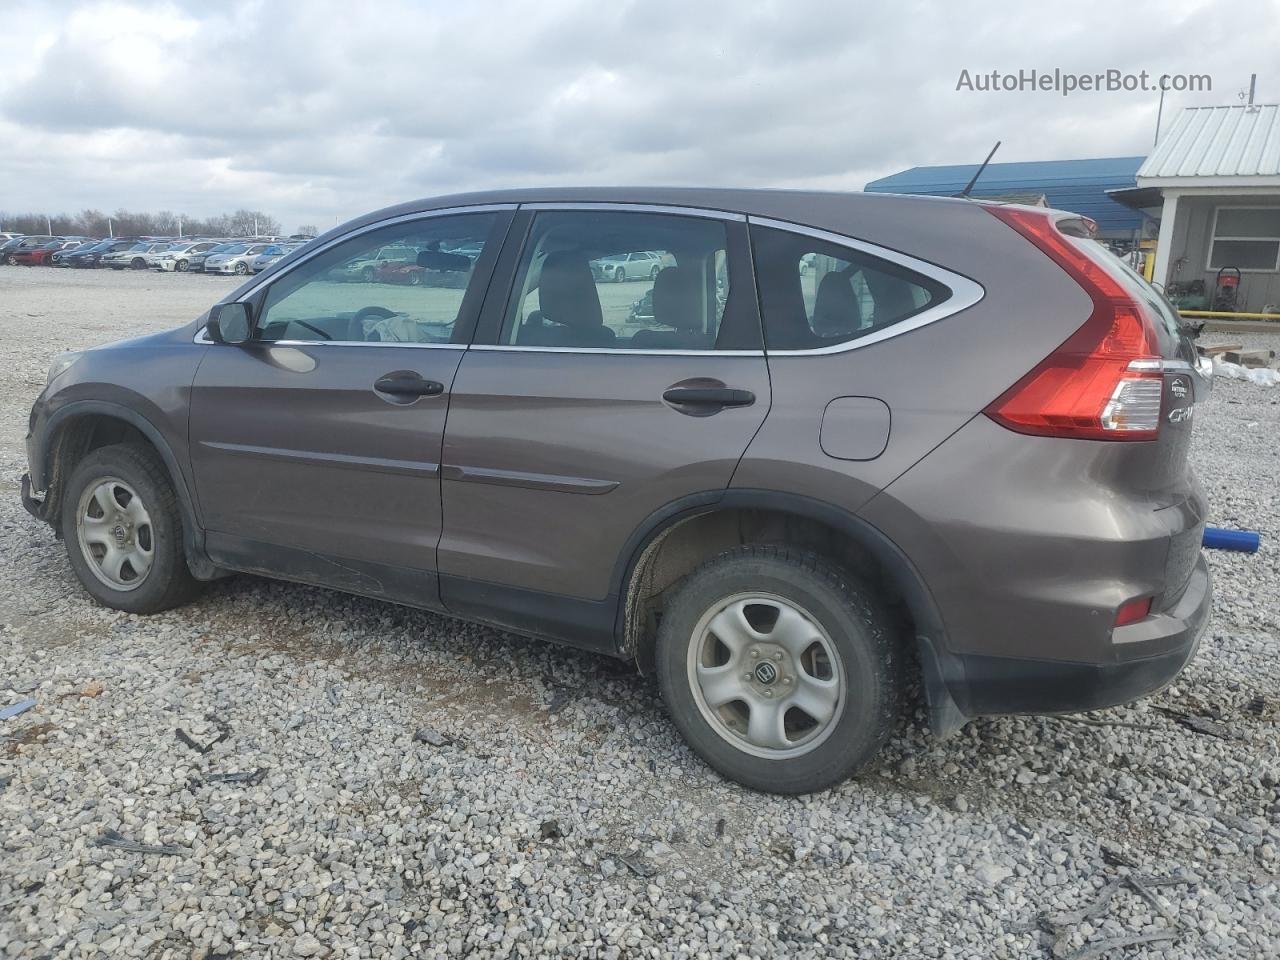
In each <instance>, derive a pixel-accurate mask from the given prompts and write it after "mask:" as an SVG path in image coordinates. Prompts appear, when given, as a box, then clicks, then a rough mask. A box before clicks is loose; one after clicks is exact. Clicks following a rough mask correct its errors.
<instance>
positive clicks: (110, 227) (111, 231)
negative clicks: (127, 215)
mask: <svg viewBox="0 0 1280 960" xmlns="http://www.w3.org/2000/svg"><path fill="white" fill-rule="evenodd" d="M115 235H116V228H115V224H113V223H112V222H111V218H110V217H107V236H108V237H111V238H112V239H114V238H115Z"/></svg>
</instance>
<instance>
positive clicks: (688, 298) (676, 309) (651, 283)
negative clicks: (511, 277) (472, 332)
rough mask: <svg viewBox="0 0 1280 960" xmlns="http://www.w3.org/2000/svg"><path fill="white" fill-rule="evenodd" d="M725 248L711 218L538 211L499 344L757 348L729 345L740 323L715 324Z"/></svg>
mask: <svg viewBox="0 0 1280 960" xmlns="http://www.w3.org/2000/svg"><path fill="white" fill-rule="evenodd" d="M728 243H729V238H728V231H727V229H726V225H725V223H723V222H721V221H719V220H712V219H702V218H698V217H693V216H672V215H667V214H653V213H642V212H636V213H631V212H618V211H585V210H584V211H548V212H543V213H539V214H538V215H537V217H536V218H535V219H534V221H533V225H532V227H531V228H530V232H529V236H528V238H527V239H526V241H525V246H524V254H523V256H522V262H521V264H520V268H519V270H518V272H517V274H516V281H515V287H514V292H513V296H512V299H511V302H510V304H509V305H508V309H507V316H506V319H505V322H504V324H503V327H502V332H501V334H500V342H501V343H504V344H511V345H515V346H534V347H560V348H588V349H615V350H715V349H729V348H737V347H742V346H744V345H746V346H757V345H758V344H755V343H748V344H744V343H742V342H738V338H739V337H740V336H745V333H741V332H740V330H745V328H746V325H745V323H744V324H743V325H742V326H741V327H740V326H739V324H738V323H728V322H727V321H726V319H725V318H726V311H727V304H728V301H729V293H730V291H729V271H728V269H727V263H728V260H727V250H728ZM743 296H749V294H747V293H746V292H745V291H744V294H743ZM757 339H758V337H757Z"/></svg>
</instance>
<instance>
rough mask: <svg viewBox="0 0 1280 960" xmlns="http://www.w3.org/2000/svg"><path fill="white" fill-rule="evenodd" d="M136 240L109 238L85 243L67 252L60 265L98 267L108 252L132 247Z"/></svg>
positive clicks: (59, 262)
mask: <svg viewBox="0 0 1280 960" xmlns="http://www.w3.org/2000/svg"><path fill="white" fill-rule="evenodd" d="M136 242H137V241H134V240H120V239H108V240H100V241H98V242H97V243H93V244H84V245H81V246H79V247H77V248H76V249H75V250H72V251H70V252H68V253H66V254H65V255H64V256H63V257H62V259H61V260H59V261H58V265H59V266H63V267H96V266H98V264H99V262H100V261H101V260H102V258H103V257H105V256H106V255H107V254H109V253H113V252H115V251H117V250H123V249H125V248H126V247H131V246H133V244H134V243H136Z"/></svg>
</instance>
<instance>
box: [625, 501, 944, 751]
mask: <svg viewBox="0 0 1280 960" xmlns="http://www.w3.org/2000/svg"><path fill="white" fill-rule="evenodd" d="M744 517H751V518H754V519H756V520H758V519H759V518H760V517H768V518H772V520H773V521H774V522H775V523H776V522H782V523H783V524H784V525H785V524H788V523H790V522H793V521H794V522H797V523H798V524H799V528H798V529H802V530H803V531H805V532H806V535H813V534H814V533H815V532H816V531H819V530H822V531H826V534H827V535H828V536H831V537H833V538H835V540H834V541H833V542H839V543H841V544H843V545H845V546H846V548H847V549H846V550H845V551H844V552H843V554H837V555H832V552H831V550H830V549H828V550H824V551H822V552H824V553H825V554H826V555H828V556H829V557H830V558H831V559H833V560H836V561H839V562H842V563H845V564H846V565H855V564H850V562H849V561H850V560H854V561H855V563H856V561H857V560H858V559H859V558H861V559H863V560H864V561H865V564H866V567H869V568H870V570H871V571H872V572H873V573H874V574H875V575H878V577H879V578H880V579H881V581H882V582H884V583H885V584H886V585H887V586H888V587H890V588H891V590H892V593H893V595H894V596H893V600H894V602H895V603H896V604H900V606H901V607H902V609H903V610H904V611H905V613H906V615H907V618H908V619H909V626H910V630H911V635H912V637H913V639H914V641H915V650H916V653H917V655H918V659H919V663H920V671H921V678H922V681H923V686H924V693H925V697H926V700H927V702H928V705H929V713H930V725H931V727H932V729H933V731H934V733H935V735H938V736H946V735H949V734H951V733H954V732H955V731H956V730H958V729H959V728H960V726H962V725H963V723H964V721H965V719H966V718H965V717H964V715H963V714H962V713H961V711H960V710H959V708H958V707H957V706H956V702H955V699H954V698H953V696H952V694H951V690H950V687H951V685H952V684H953V683H955V682H957V681H958V680H959V679H960V678H958V677H957V676H956V674H955V671H954V669H953V668H952V663H953V661H952V659H951V658H950V657H949V656H948V655H947V653H946V648H947V643H946V630H945V627H944V625H943V620H942V615H941V613H940V611H939V609H938V606H937V604H936V602H935V601H934V599H933V595H932V593H931V592H930V590H929V588H928V585H927V584H926V583H925V581H924V579H923V577H922V576H921V575H920V572H919V570H918V569H917V568H916V566H915V564H914V563H912V561H911V559H910V558H909V557H908V556H907V554H906V553H905V552H904V551H903V550H902V549H901V548H900V547H899V546H898V545H897V544H896V543H894V542H893V541H892V540H891V539H890V538H889V537H887V536H886V535H885V534H884V533H883V532H881V531H880V530H879V529H878V528H876V527H875V526H873V525H872V524H870V523H868V522H867V521H866V520H863V519H862V518H860V517H858V516H856V515H855V514H853V513H850V512H849V511H846V510H844V509H842V508H840V507H837V506H835V505H833V504H830V503H826V502H824V501H821V500H817V499H814V498H812V497H806V496H803V495H801V494H793V493H783V492H779V491H774V490H758V489H741V490H724V491H714V492H705V493H700V494H694V495H692V496H689V497H684V498H682V499H681V500H678V501H675V502H673V503H670V504H667V505H666V506H664V507H662V508H661V509H659V510H657V511H655V512H654V513H653V514H651V515H650V516H649V517H648V518H647V519H646V521H645V522H644V523H643V524H641V526H640V527H638V528H637V529H636V531H635V532H634V533H633V534H632V535H631V537H630V538H629V540H628V542H627V544H626V545H625V546H624V548H623V550H622V551H621V559H620V561H619V564H618V567H617V569H615V573H614V576H615V581H614V586H615V590H616V594H615V595H616V596H617V597H618V610H617V618H616V621H615V627H614V634H615V642H616V644H617V647H618V652H619V653H620V654H622V655H623V656H626V657H632V658H635V659H636V661H637V663H638V664H639V666H640V668H641V669H642V670H646V671H647V670H649V669H650V668H651V667H652V659H653V640H654V630H653V629H652V626H653V624H652V622H651V617H650V615H651V614H652V613H653V610H652V609H651V605H652V604H653V603H655V602H660V597H661V595H662V593H663V592H665V590H667V589H668V588H669V587H671V586H673V585H674V584H675V583H677V582H679V580H680V579H681V578H682V577H683V576H684V575H685V574H686V573H688V572H690V570H691V569H692V568H693V567H696V566H697V564H698V563H701V562H702V560H704V559H707V558H708V557H709V556H710V555H714V554H715V553H718V552H719V551H720V549H722V548H723V547H724V546H726V545H728V542H729V538H731V537H733V536H734V535H735V533H736V535H737V537H738V538H739V539H738V542H739V543H741V542H752V541H751V540H748V539H746V538H747V537H748V536H750V533H749V532H747V531H744V530H743V529H742V521H743V518H744ZM695 522H696V523H697V524H699V526H698V527H696V528H690V527H689V525H690V524H691V523H695ZM682 528H685V529H686V530H688V531H689V532H688V534H687V535H686V536H685V537H684V539H685V540H686V541H689V542H692V541H693V540H694V539H696V538H695V537H694V536H693V534H694V532H695V531H696V533H697V534H698V536H699V537H705V542H700V543H696V544H694V545H693V548H692V549H691V550H690V551H689V552H688V553H687V554H686V555H685V556H683V557H679V558H677V559H676V561H675V563H674V564H673V570H674V571H675V574H676V575H675V577H674V579H671V577H672V576H673V574H672V572H671V571H667V572H666V574H665V575H664V576H662V577H658V578H657V585H656V588H655V584H654V582H653V579H652V578H654V577H655V572H654V566H655V565H656V564H658V563H659V562H660V561H661V556H662V553H663V551H664V550H665V549H667V547H665V546H664V544H669V543H672V541H671V538H672V536H673V535H674V534H676V533H677V532H678V531H680V530H681V529H682ZM766 538H767V532H766ZM761 542H768V540H767V539H766V540H764V541H761ZM856 572H859V573H864V572H866V569H865V568H864V569H863V570H857V571H856ZM666 580H669V582H663V581H666Z"/></svg>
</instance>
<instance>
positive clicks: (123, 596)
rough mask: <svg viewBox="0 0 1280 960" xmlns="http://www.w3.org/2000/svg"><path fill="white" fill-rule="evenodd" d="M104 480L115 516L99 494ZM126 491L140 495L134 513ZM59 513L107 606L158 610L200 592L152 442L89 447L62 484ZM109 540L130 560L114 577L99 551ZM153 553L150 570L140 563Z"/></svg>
mask: <svg viewBox="0 0 1280 960" xmlns="http://www.w3.org/2000/svg"><path fill="white" fill-rule="evenodd" d="M104 487H106V488H108V492H107V494H106V496H109V497H112V498H113V500H114V504H113V506H112V511H113V513H114V512H115V510H116V509H118V510H119V512H118V513H115V517H116V520H115V522H114V523H112V522H110V520H109V519H108V517H107V511H106V509H104V508H103V506H102V503H103V499H102V498H101V497H100V496H98V495H95V494H96V493H97V492H98V491H100V490H102V488H104ZM128 494H132V495H134V496H136V499H137V502H138V503H139V504H140V506H141V512H140V513H139V512H130V508H131V507H132V506H133V504H134V503H135V501H134V499H133V496H128ZM107 502H108V503H111V501H107ZM136 509H137V508H136V507H135V508H134V510H136ZM82 516H83V517H84V518H85V520H86V522H85V523H84V524H83V525H82V524H81V522H80V519H81V517H82ZM99 518H101V519H102V520H103V521H104V522H103V524H102V525H101V526H97V527H95V526H94V525H93V523H92V521H93V520H94V519H99ZM61 519H62V534H63V542H64V543H65V544H66V547H67V557H68V558H69V559H70V561H71V568H72V569H73V570H74V571H75V573H76V577H77V578H78V579H79V580H80V583H81V584H82V585H83V586H84V588H85V590H86V591H88V593H89V595H90V596H92V597H93V598H94V599H95V600H96V601H98V603H100V604H102V605H103V606H106V607H112V608H113V609H116V610H125V611H127V612H129V613H158V612H159V611H161V610H168V609H169V608H171V607H176V606H178V605H180V604H183V603H186V602H187V601H188V600H190V599H191V598H192V597H194V596H195V595H196V593H197V592H198V589H199V583H198V581H196V579H195V578H194V577H192V576H191V571H190V570H189V569H188V568H187V560H186V556H185V555H184V553H183V547H182V512H181V510H180V509H179V507H178V501H177V497H176V496H175V494H174V490H173V483H172V481H171V480H170V479H169V473H168V471H167V470H166V469H165V467H164V464H163V463H162V462H161V461H160V458H159V457H158V456H157V455H156V453H155V451H154V450H152V449H151V448H150V447H147V446H143V445H141V444H132V443H120V444H114V445H112V446H108V447H99V448H98V449H97V450H93V451H91V452H90V453H89V454H88V455H87V456H86V457H85V458H84V459H83V460H81V461H80V462H79V463H78V464H76V466H75V469H74V470H72V471H71V476H70V477H69V478H68V479H67V482H66V484H65V486H64V487H63V491H62V517H61ZM144 521H145V522H144ZM121 530H124V533H123V534H121V533H120V531H121ZM99 538H101V539H99ZM108 542H110V543H111V545H112V549H113V550H114V551H115V552H116V553H117V554H119V553H125V554H127V555H128V557H127V558H126V563H125V564H122V565H119V566H118V567H117V568H116V570H117V572H118V575H117V576H113V575H112V571H111V567H112V565H111V564H110V562H109V561H106V560H105V556H99V553H100V552H101V553H102V554H103V555H106V548H105V546H104V544H106V543H108ZM148 546H149V547H150V555H149V558H147V557H146V555H147V547H148ZM134 558H140V559H134ZM148 560H149V567H148V568H147V569H145V570H139V569H137V568H138V567H141V566H142V565H143V563H145V562H148Z"/></svg>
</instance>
